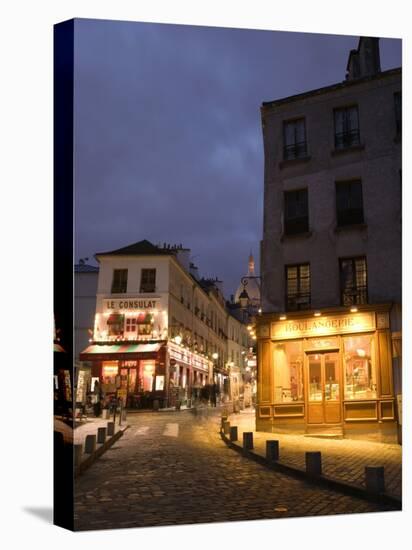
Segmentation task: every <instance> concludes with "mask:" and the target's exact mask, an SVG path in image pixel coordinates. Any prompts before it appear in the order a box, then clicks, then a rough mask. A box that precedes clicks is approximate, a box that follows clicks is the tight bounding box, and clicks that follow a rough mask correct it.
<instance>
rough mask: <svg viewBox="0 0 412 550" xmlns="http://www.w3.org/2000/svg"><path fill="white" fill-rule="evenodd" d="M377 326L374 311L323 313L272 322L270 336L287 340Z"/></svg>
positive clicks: (367, 329) (363, 330)
mask: <svg viewBox="0 0 412 550" xmlns="http://www.w3.org/2000/svg"><path fill="white" fill-rule="evenodd" d="M375 326H376V325H375V314H374V313H373V312H362V313H353V314H350V315H349V314H344V315H322V316H321V317H313V318H306V319H291V320H287V321H278V322H276V323H271V330H270V337H271V339H272V340H287V339H290V338H308V337H311V336H327V335H330V334H345V333H352V332H353V333H355V332H369V331H371V330H375Z"/></svg>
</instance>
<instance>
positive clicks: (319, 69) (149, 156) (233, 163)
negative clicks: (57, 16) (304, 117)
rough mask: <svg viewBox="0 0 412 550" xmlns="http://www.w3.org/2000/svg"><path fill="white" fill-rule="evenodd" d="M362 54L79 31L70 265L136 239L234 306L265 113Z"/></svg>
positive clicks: (259, 196) (292, 38)
mask: <svg viewBox="0 0 412 550" xmlns="http://www.w3.org/2000/svg"><path fill="white" fill-rule="evenodd" d="M357 43H358V38H357V37H350V36H330V35H319V34H302V33H286V32H277V31H252V30H239V29H227V28H211V27H192V26H178V25H166V24H148V23H127V22H115V21H98V20H96V21H94V20H77V21H76V25H75V189H76V192H75V199H76V219H75V224H76V225H75V226H76V254H75V256H76V260H78V259H79V258H80V257H85V256H87V257H89V258H90V260H92V258H93V255H94V254H95V253H96V252H101V251H105V250H111V249H114V248H118V247H121V246H125V245H127V244H131V243H133V242H136V241H139V240H142V239H148V240H150V241H152V242H153V243H154V244H156V243H158V242H162V243H163V242H165V241H166V242H170V243H182V244H183V245H184V246H186V247H188V248H191V249H192V255H193V260H194V262H195V263H196V264H197V265H198V266H199V269H200V272H201V274H203V275H206V276H215V275H216V276H218V277H219V278H221V279H223V281H224V283H225V293H226V295H227V296H229V294H231V293H234V291H235V289H236V287H237V285H238V283H239V279H240V277H241V275H244V274H245V272H246V269H247V258H248V254H249V251H250V249H252V250H253V252H254V254H255V257H256V263H257V265H258V252H259V241H260V239H261V236H262V206H263V192H262V191H263V146H262V134H261V125H260V111H259V108H260V105H261V103H262V101H269V100H272V99H278V98H281V97H285V96H289V95H293V94H296V93H299V92H303V91H307V90H310V89H314V88H319V87H321V86H326V85H329V84H333V83H335V82H339V81H342V80H344V77H345V68H346V62H347V57H348V53H349V50H350V49H352V48H356V47H357ZM380 44H381V65H382V69H383V70H385V69H389V68H392V67H397V66H400V65H401V42H400V40H395V39H381V42H380ZM90 263H93V262H92V261H90Z"/></svg>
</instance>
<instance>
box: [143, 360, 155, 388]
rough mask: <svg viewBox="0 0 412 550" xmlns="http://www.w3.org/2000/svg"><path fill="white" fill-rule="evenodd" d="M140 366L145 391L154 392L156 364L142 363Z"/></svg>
mask: <svg viewBox="0 0 412 550" xmlns="http://www.w3.org/2000/svg"><path fill="white" fill-rule="evenodd" d="M140 365H141V369H142V371H141V372H142V381H143V391H152V390H153V381H154V374H155V362H154V361H141V362H140Z"/></svg>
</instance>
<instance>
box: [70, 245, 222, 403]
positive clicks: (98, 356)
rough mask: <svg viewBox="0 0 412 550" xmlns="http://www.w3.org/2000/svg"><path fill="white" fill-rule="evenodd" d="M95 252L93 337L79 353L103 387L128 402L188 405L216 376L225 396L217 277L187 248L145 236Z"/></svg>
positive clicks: (110, 393) (106, 391) (215, 379)
mask: <svg viewBox="0 0 412 550" xmlns="http://www.w3.org/2000/svg"><path fill="white" fill-rule="evenodd" d="M96 259H97V260H98V262H99V264H100V270H99V279H98V288H97V298H96V312H95V319H94V326H93V337H92V342H91V343H90V345H88V346H87V348H86V349H84V350H83V352H82V353H81V355H80V359H81V360H88V361H91V362H92V364H93V367H92V373H93V376H96V377H99V380H100V382H101V388H102V390H103V391H104V392H105V393H106V395H116V396H117V397H121V398H122V399H123V401H124V403H125V404H127V406H129V407H151V406H153V404H154V403H155V402H157V403H158V404H159V405H160V406H173V405H175V404H176V403H177V402H180V403H182V404H183V405H190V404H191V403H192V402H193V400H194V399H200V398H201V397H202V395H204V392H203V389H204V388H205V386H208V385H210V384H212V383H213V382H214V381H216V383H217V384H218V386H219V387H220V392H221V396H222V397H223V396H224V395H226V398H229V397H230V366H229V364H228V354H227V349H228V343H227V342H228V336H227V317H228V314H227V311H226V308H225V301H224V298H223V295H222V293H221V290H220V289H219V286H220V284H219V281H217V280H206V279H200V278H199V275H198V270H197V268H196V266H194V265H193V263H191V262H190V250H189V249H185V248H183V247H182V246H181V245H179V246H176V245H175V246H170V245H166V244H164V245H163V246H160V245H158V246H155V245H153V244H152V243H150V242H149V241H147V240H143V241H139V242H137V243H134V244H132V245H130V246H126V247H123V248H120V249H118V250H113V251H109V252H103V253H98V254H96ZM155 404H156V403H155Z"/></svg>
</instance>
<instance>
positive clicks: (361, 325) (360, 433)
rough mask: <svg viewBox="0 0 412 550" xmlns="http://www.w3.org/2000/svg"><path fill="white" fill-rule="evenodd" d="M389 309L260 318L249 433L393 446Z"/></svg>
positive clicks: (394, 416)
mask: <svg viewBox="0 0 412 550" xmlns="http://www.w3.org/2000/svg"><path fill="white" fill-rule="evenodd" d="M390 307H391V306H390V305H386V304H383V305H378V306H372V305H365V306H361V307H359V308H352V309H353V311H352V312H351V311H348V308H343V307H337V308H328V309H323V310H321V311H310V312H309V311H306V312H303V311H300V312H293V313H288V315H287V318H286V315H279V314H274V313H273V314H263V315H262V316H260V317H259V318H258V321H257V338H258V355H257V358H258V405H257V411H256V428H257V430H261V431H268V432H273V433H296V434H308V435H321V436H335V437H350V438H365V439H373V440H378V441H388V442H396V439H397V414H396V410H397V409H396V406H395V395H394V384H393V366H392V356H393V351H392V350H393V344H392V333H391V329H390Z"/></svg>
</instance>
